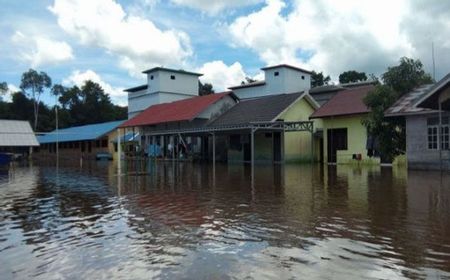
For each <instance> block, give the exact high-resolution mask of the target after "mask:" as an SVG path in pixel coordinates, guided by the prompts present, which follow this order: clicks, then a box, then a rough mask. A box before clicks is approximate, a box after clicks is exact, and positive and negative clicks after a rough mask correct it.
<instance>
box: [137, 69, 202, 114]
mask: <svg viewBox="0 0 450 280" xmlns="http://www.w3.org/2000/svg"><path fill="white" fill-rule="evenodd" d="M171 76H173V77H174V78H175V79H172V78H171ZM147 84H148V88H147V89H145V90H141V91H138V92H130V93H128V118H132V117H134V116H136V115H137V114H138V113H139V112H142V111H143V110H145V109H147V108H148V107H150V106H152V105H155V104H160V103H167V102H173V101H177V100H182V99H186V98H191V97H193V96H197V95H198V90H199V88H198V76H196V75H190V74H184V73H180V72H176V71H175V72H174V71H170V70H158V71H154V72H151V73H148V74H147Z"/></svg>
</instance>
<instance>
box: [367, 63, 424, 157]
mask: <svg viewBox="0 0 450 280" xmlns="http://www.w3.org/2000/svg"><path fill="white" fill-rule="evenodd" d="M381 78H382V81H383V82H384V84H383V85H377V86H376V87H375V89H374V90H373V91H372V92H370V93H369V94H368V95H367V96H366V97H365V98H364V103H365V104H366V105H367V107H369V108H370V110H371V112H370V113H369V115H368V117H367V118H366V119H365V120H364V121H363V124H364V125H365V126H366V127H367V130H368V133H369V134H371V135H373V136H376V137H377V139H378V142H379V149H380V153H381V159H382V161H384V162H392V160H393V159H394V158H395V156H397V155H400V154H403V153H404V151H405V149H406V134H405V120H404V118H385V117H384V112H385V111H386V110H387V109H388V108H389V107H390V106H392V105H393V104H394V102H395V101H396V100H397V99H398V98H399V97H401V96H402V95H403V94H405V93H407V92H409V91H411V90H412V89H414V88H415V87H417V86H420V85H422V84H425V83H430V82H432V79H431V76H430V75H429V74H427V73H425V71H424V70H423V65H422V63H421V62H420V60H414V59H410V58H406V57H402V58H401V59H400V63H399V65H397V66H392V67H388V69H387V71H386V72H385V73H384V74H383V75H382V76H381Z"/></svg>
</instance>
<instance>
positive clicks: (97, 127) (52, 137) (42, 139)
mask: <svg viewBox="0 0 450 280" xmlns="http://www.w3.org/2000/svg"><path fill="white" fill-rule="evenodd" d="M124 121H125V120H123V121H113V122H105V123H96V124H89V125H83V126H74V127H69V128H63V129H59V130H58V133H56V130H53V131H52V132H49V133H46V134H45V135H42V136H38V137H37V139H38V141H39V143H41V144H46V143H55V142H56V140H57V139H58V142H69V141H83V140H95V139H97V138H99V137H101V136H103V135H105V134H107V133H108V132H110V131H112V130H114V129H115V128H117V127H118V126H119V125H120V124H122V123H123V122H124Z"/></svg>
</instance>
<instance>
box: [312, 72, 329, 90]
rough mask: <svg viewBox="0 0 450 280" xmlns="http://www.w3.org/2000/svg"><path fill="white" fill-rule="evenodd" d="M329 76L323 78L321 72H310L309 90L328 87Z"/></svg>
mask: <svg viewBox="0 0 450 280" xmlns="http://www.w3.org/2000/svg"><path fill="white" fill-rule="evenodd" d="M330 80H331V79H330V76H326V77H325V76H324V75H323V73H322V72H320V73H319V72H316V71H312V74H311V88H314V87H320V86H323V85H328V83H329V82H330Z"/></svg>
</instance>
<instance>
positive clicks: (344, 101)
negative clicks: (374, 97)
mask: <svg viewBox="0 0 450 280" xmlns="http://www.w3.org/2000/svg"><path fill="white" fill-rule="evenodd" d="M374 88H375V87H374V86H373V85H369V86H362V87H356V88H350V89H347V90H343V91H340V92H338V93H337V94H336V95H335V96H333V97H332V98H331V99H330V100H329V101H328V102H327V103H325V104H323V105H322V107H320V108H319V109H317V111H315V112H314V113H313V114H312V115H311V117H310V118H326V117H334V116H345V115H354V114H364V113H368V112H370V109H369V108H367V106H366V105H365V104H364V102H363V99H364V97H365V96H366V95H367V94H368V93H369V92H370V91H371V90H373V89H374Z"/></svg>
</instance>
